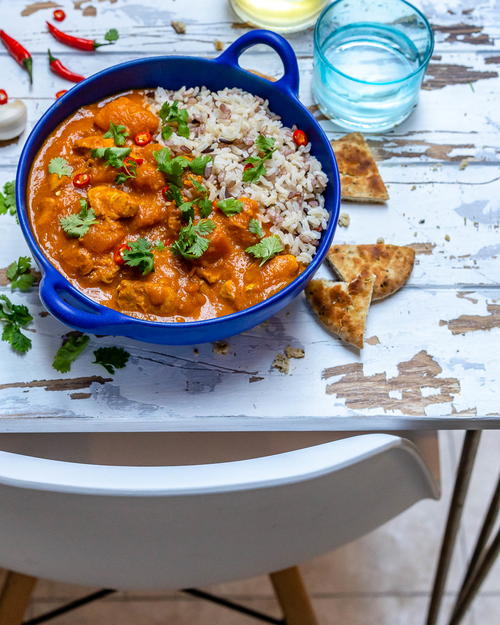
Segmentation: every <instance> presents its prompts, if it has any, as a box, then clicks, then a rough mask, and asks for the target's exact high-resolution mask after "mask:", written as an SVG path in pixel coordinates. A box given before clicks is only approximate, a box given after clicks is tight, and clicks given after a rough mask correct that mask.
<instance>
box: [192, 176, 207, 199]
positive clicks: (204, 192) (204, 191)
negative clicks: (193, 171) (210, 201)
mask: <svg viewBox="0 0 500 625" xmlns="http://www.w3.org/2000/svg"><path fill="white" fill-rule="evenodd" d="M189 180H191V183H192V185H193V187H194V188H195V189H196V190H197V191H198V193H199V194H200V195H201V196H202V197H207V195H208V189H207V187H204V186H203V185H202V184H201V183H200V182H198V181H197V180H196V178H193V177H192V176H190V178H189Z"/></svg>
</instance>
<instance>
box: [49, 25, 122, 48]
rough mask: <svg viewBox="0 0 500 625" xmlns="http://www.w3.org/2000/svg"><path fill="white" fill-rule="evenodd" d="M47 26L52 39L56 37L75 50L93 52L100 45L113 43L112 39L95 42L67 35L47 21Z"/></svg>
mask: <svg viewBox="0 0 500 625" xmlns="http://www.w3.org/2000/svg"><path fill="white" fill-rule="evenodd" d="M47 28H48V29H49V32H50V34H51V35H52V36H53V37H54V39H57V41H60V42H61V43H64V44H65V45H66V46H69V47H70V48H76V49H77V50H85V51H86V52H93V51H94V50H96V49H97V48H100V47H101V46H109V45H111V44H112V43H113V42H112V41H110V42H109V43H97V41H96V40H95V39H84V38H83V37H75V36H73V35H68V33H63V31H62V30H59V29H58V28H56V27H55V26H54V24H51V23H50V22H47Z"/></svg>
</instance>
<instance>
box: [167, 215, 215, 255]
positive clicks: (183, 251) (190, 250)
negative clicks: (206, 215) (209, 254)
mask: <svg viewBox="0 0 500 625" xmlns="http://www.w3.org/2000/svg"><path fill="white" fill-rule="evenodd" d="M214 228H215V223H214V222H213V221H212V220H211V219H205V220H202V221H198V222H197V223H196V224H193V222H192V221H190V222H189V224H188V225H187V226H184V228H181V230H180V231H179V236H178V238H177V241H174V243H173V244H172V245H171V246H170V249H171V250H172V252H174V253H175V254H177V255H179V256H182V257H183V258H187V259H193V258H200V256H203V254H204V253H205V252H206V251H207V249H208V246H209V240H208V239H205V238H204V237H203V236H201V235H203V234H210V233H211V232H212V231H213V230H214Z"/></svg>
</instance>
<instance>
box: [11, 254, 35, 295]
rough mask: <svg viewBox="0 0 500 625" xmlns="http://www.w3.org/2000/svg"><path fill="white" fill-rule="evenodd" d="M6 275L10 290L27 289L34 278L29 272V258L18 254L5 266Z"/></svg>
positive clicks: (31, 284)
mask: <svg viewBox="0 0 500 625" xmlns="http://www.w3.org/2000/svg"><path fill="white" fill-rule="evenodd" d="M6 275H7V278H8V280H9V281H10V288H11V289H12V290H14V289H19V290H20V291H29V290H30V288H31V287H32V286H33V282H34V280H35V278H34V276H33V274H32V273H31V259H30V258H28V257H27V256H20V257H19V258H18V259H17V260H15V261H14V262H13V263H11V264H10V265H9V266H8V267H7V271H6Z"/></svg>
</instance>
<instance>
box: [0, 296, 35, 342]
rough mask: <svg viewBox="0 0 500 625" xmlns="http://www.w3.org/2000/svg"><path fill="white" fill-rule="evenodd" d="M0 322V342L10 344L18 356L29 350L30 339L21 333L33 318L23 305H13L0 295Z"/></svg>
mask: <svg viewBox="0 0 500 625" xmlns="http://www.w3.org/2000/svg"><path fill="white" fill-rule="evenodd" d="M0 321H2V322H3V332H2V341H6V342H7V343H10V345H11V346H12V349H13V350H14V351H16V352H19V353H20V354H24V353H26V352H27V351H28V350H29V349H30V348H31V339H30V338H28V337H27V336H26V335H25V334H23V333H22V332H21V328H24V327H26V326H27V325H28V323H31V321H33V317H32V316H31V315H30V312H29V310H28V308H27V307H26V306H24V305H23V304H13V303H12V302H11V301H10V299H9V298H8V297H7V296H6V295H0Z"/></svg>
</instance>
